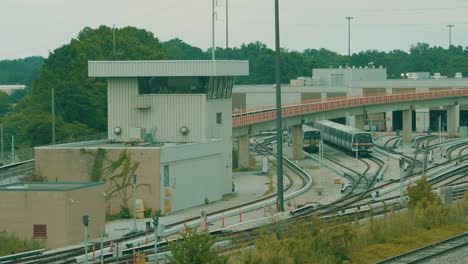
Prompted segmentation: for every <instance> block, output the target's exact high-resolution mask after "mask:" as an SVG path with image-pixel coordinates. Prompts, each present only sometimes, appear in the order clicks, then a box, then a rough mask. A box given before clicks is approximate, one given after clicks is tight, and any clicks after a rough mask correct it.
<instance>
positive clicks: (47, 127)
mask: <svg viewBox="0 0 468 264" xmlns="http://www.w3.org/2000/svg"><path fill="white" fill-rule="evenodd" d="M114 34H115V37H116V41H115V47H114V45H113V35H114ZM114 51H115V52H114ZM216 58H217V59H230V60H248V61H249V66H250V75H249V76H246V77H240V78H238V79H237V80H236V83H237V84H272V83H274V82H275V75H274V72H275V68H274V67H275V66H274V65H275V53H274V50H273V49H271V48H270V47H268V46H267V45H266V44H264V43H262V42H254V43H247V44H242V45H241V46H240V47H233V48H217V49H216ZM166 59H174V60H188V59H199V60H204V59H211V50H210V49H208V50H202V49H200V48H198V47H194V46H191V45H189V44H187V43H185V42H184V41H182V40H180V39H177V38H176V39H172V40H169V41H166V42H161V41H159V39H158V38H157V37H155V36H154V35H153V33H151V32H149V31H146V30H143V29H138V28H135V27H125V28H120V29H115V31H114V32H113V29H112V28H110V27H107V26H100V27H98V28H96V29H92V28H89V27H86V28H84V29H83V30H81V31H80V32H79V34H78V35H77V36H76V37H75V38H73V39H72V40H71V41H70V42H69V43H67V44H64V45H62V46H61V47H58V48H57V49H55V50H54V51H52V52H50V54H49V55H48V57H47V58H45V59H42V58H40V57H31V58H26V59H23V60H15V61H0V84H12V83H24V84H26V85H28V88H27V89H26V90H25V91H23V92H22V93H21V94H16V95H15V94H14V96H13V95H12V96H10V97H9V98H7V99H6V100H5V96H4V95H1V94H0V118H1V122H2V124H3V125H4V128H5V133H6V134H13V135H15V138H16V139H15V141H16V142H18V143H19V146H18V147H26V146H38V145H44V144H49V143H50V142H51V133H52V129H51V90H52V87H53V88H55V102H56V119H57V122H56V123H57V126H56V134H57V140H65V139H68V138H76V137H79V136H82V135H89V134H93V133H97V132H102V131H105V130H106V129H107V98H106V96H107V93H106V82H105V80H104V79H100V78H89V77H88V67H87V65H88V61H90V60H166ZM281 59H282V73H281V74H282V75H281V81H282V82H283V83H288V82H289V80H290V79H295V78H297V77H299V76H311V74H312V69H313V68H324V67H325V68H328V67H338V66H340V65H341V66H345V65H346V64H347V63H349V61H351V64H352V65H355V66H366V65H368V64H369V63H371V62H372V63H373V64H374V65H376V66H380V65H382V66H383V67H386V68H387V73H388V76H389V78H399V76H400V74H401V73H405V72H412V71H429V72H440V73H441V74H443V75H448V76H453V74H454V73H455V72H462V73H463V75H464V76H468V67H467V65H468V47H462V46H451V47H450V48H448V49H446V48H442V47H437V46H434V47H432V46H430V45H428V44H426V43H417V44H415V45H413V46H411V48H410V50H409V52H406V51H402V50H393V51H389V52H382V51H377V50H368V51H362V52H358V53H354V54H352V56H351V58H348V57H347V56H345V55H341V54H338V53H336V52H333V51H330V50H327V49H323V48H322V49H312V48H311V49H306V50H304V51H293V50H288V49H282V50H281ZM2 98H4V99H2ZM2 109H4V110H2Z"/></svg>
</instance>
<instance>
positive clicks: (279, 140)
mask: <svg viewBox="0 0 468 264" xmlns="http://www.w3.org/2000/svg"><path fill="white" fill-rule="evenodd" d="M278 2H279V0H275V62H276V63H275V64H276V74H275V75H276V78H275V79H276V155H277V156H276V164H277V166H276V178H277V182H278V210H279V211H284V201H283V129H282V127H281V117H282V115H281V77H280V65H281V63H280V35H279V3H278Z"/></svg>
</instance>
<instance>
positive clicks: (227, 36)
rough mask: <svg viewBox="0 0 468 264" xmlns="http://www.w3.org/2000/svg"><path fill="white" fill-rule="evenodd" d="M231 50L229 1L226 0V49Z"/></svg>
mask: <svg viewBox="0 0 468 264" xmlns="http://www.w3.org/2000/svg"><path fill="white" fill-rule="evenodd" d="M227 48H229V0H226V49H227Z"/></svg>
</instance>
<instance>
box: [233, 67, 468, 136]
mask: <svg viewBox="0 0 468 264" xmlns="http://www.w3.org/2000/svg"><path fill="white" fill-rule="evenodd" d="M304 80H305V77H300V78H298V80H297V81H296V80H292V82H291V85H283V86H282V102H283V103H285V104H287V103H295V102H301V101H311V102H313V101H314V100H319V101H320V100H326V99H327V98H332V97H341V96H366V95H372V94H391V93H404V92H414V91H432V90H444V89H457V88H464V87H468V79H466V78H463V77H462V75H461V74H460V73H456V74H455V75H454V78H447V76H441V75H440V74H437V73H434V74H433V75H432V76H431V75H430V74H429V73H428V72H422V73H421V72H418V73H407V74H405V75H404V78H403V79H387V71H386V69H385V68H381V67H379V68H373V67H369V68H367V67H365V68H355V67H353V68H329V69H313V70H312V77H311V81H309V82H305V81H304ZM307 83H308V84H312V85H306V84H307ZM274 104H275V89H274V87H273V85H238V86H235V87H234V90H233V110H241V109H246V108H254V107H263V106H271V105H274ZM454 107H455V109H454V112H453V113H454V116H453V118H455V119H456V120H457V121H456V122H455V123H456V124H457V125H456V127H455V128H451V129H450V130H451V131H458V130H459V129H458V127H459V126H460V125H465V126H466V125H468V106H467V105H456V106H454ZM448 110H450V109H444V108H442V109H441V108H440V107H439V106H434V107H431V108H424V109H413V111H412V113H411V119H412V121H411V122H412V127H413V131H417V132H424V131H427V130H429V129H430V130H432V131H438V129H439V127H438V126H439V125H438V117H439V116H441V119H442V129H443V130H444V131H447V130H449V128H448V127H447V124H448V122H447V111H448ZM342 122H343V123H344V122H346V123H347V124H348V125H351V126H355V127H357V128H361V129H364V128H366V129H369V130H374V131H394V130H401V129H402V123H403V113H402V112H401V111H395V112H392V111H385V112H382V113H379V114H372V115H367V114H366V113H365V112H363V114H362V115H359V116H350V115H349V114H347V113H343V120H342Z"/></svg>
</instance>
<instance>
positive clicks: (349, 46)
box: [345, 16, 354, 67]
mask: <svg viewBox="0 0 468 264" xmlns="http://www.w3.org/2000/svg"><path fill="white" fill-rule="evenodd" d="M345 18H346V19H347V20H348V58H349V67H351V19H353V18H354V17H352V16H347V17H345Z"/></svg>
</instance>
